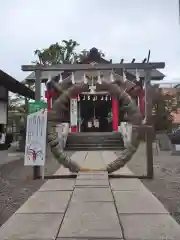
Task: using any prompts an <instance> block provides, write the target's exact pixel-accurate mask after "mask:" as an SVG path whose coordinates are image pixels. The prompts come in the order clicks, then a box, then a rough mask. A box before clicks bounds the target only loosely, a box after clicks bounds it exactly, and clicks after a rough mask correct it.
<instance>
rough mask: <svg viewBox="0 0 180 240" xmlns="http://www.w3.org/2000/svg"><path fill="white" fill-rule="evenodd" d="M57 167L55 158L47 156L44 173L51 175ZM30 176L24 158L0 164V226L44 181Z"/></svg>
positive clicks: (30, 172)
mask: <svg viewBox="0 0 180 240" xmlns="http://www.w3.org/2000/svg"><path fill="white" fill-rule="evenodd" d="M72 154H73V152H69V153H68V155H72ZM59 167H60V166H59V164H58V163H57V162H56V161H55V160H53V159H52V158H48V159H47V161H46V167H45V175H52V174H53V173H55V172H56V171H57V170H58V169H59ZM32 176H33V171H32V167H24V159H20V160H15V161H12V162H10V163H7V164H4V165H2V166H0V226H1V225H2V224H3V223H4V222H6V221H7V220H8V218H9V217H11V215H12V214H13V213H14V212H15V211H16V210H17V209H18V208H19V207H20V206H21V205H22V204H23V203H24V202H25V201H27V199H28V198H29V197H30V196H31V195H32V194H33V193H34V192H35V191H37V190H38V189H39V188H40V187H41V185H42V184H43V183H44V182H45V180H32Z"/></svg>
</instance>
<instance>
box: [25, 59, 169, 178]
mask: <svg viewBox="0 0 180 240" xmlns="http://www.w3.org/2000/svg"><path fill="white" fill-rule="evenodd" d="M164 67H165V63H164V62H151V63H144V62H143V63H134V62H132V63H118V64H96V65H90V64H61V65H54V66H42V65H23V66H22V70H23V71H35V76H36V83H35V86H36V100H39V98H40V83H41V82H40V77H41V72H42V71H68V72H75V71H101V70H111V71H113V70H116V69H122V70H123V71H124V70H125V69H138V70H139V69H142V70H144V71H145V129H146V146H147V148H146V152H147V176H145V177H146V178H147V177H148V178H152V177H153V152H152V141H153V139H152V97H151V92H150V90H151V83H150V81H151V70H153V69H157V68H159V69H160V68H161V69H162V68H164ZM123 84H124V83H123V82H121V86H120V87H119V86H118V85H117V84H116V83H112V84H107V83H103V84H102V85H101V83H99V85H98V87H99V88H103V89H105V90H109V92H110V93H111V94H112V95H114V94H115V95H117V96H118V98H123V99H124V101H125V102H126V104H127V107H128V110H127V111H128V115H129V117H130V122H131V123H132V125H133V127H134V131H133V132H132V138H131V143H130V146H129V148H128V149H125V150H124V151H123V153H122V155H121V156H120V157H119V158H118V159H116V160H115V161H114V162H113V163H111V164H110V165H108V166H107V169H106V170H107V171H108V172H109V173H110V172H113V171H115V170H117V169H119V168H120V167H122V166H124V164H126V163H127V161H129V160H130V159H131V157H132V155H133V154H134V153H135V152H136V150H137V148H138V145H139V141H138V135H139V129H140V127H141V125H142V119H141V116H140V114H139V111H138V109H137V108H136V107H134V106H133V105H132V100H131V98H130V96H129V95H128V94H127V93H125V91H124V89H122V88H121V87H123ZM54 87H55V88H56V89H57V90H58V92H59V93H63V95H62V96H61V97H59V99H58V100H57V101H56V102H55V104H54V106H53V108H52V110H51V111H50V112H49V119H48V120H49V121H54V120H56V118H57V115H56V112H55V111H56V110H57V109H58V108H59V106H60V107H62V108H63V107H64V103H65V102H66V101H67V99H68V98H69V96H72V95H73V94H78V93H80V92H81V91H84V90H87V84H84V85H79V86H76V87H75V86H74V88H73V87H71V88H69V89H62V88H61V85H60V84H56V83H54ZM64 91H65V92H64ZM57 107H58V108H57ZM51 127H52V126H51ZM48 138H49V144H50V146H51V149H52V153H53V154H54V155H55V157H56V158H57V160H58V161H59V162H60V163H61V164H63V165H64V166H65V167H67V168H69V169H70V170H71V171H72V172H78V171H81V170H82V169H81V168H80V166H78V165H77V164H76V163H74V162H72V161H71V159H69V158H68V157H67V156H65V155H64V154H62V153H61V151H59V149H58V148H56V147H57V145H58V141H57V134H56V133H54V132H53V131H52V132H51V131H50V132H48ZM39 173H40V169H39V167H37V166H36V167H35V171H34V175H35V176H34V177H35V178H36V177H37V175H39Z"/></svg>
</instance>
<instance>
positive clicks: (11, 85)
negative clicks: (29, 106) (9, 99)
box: [0, 70, 35, 99]
mask: <svg viewBox="0 0 180 240" xmlns="http://www.w3.org/2000/svg"><path fill="white" fill-rule="evenodd" d="M0 85H1V86H3V87H4V88H6V89H7V90H8V91H10V92H13V93H18V94H20V95H22V96H24V97H27V98H30V99H34V98H35V93H34V91H32V90H31V89H30V88H28V87H26V86H25V85H24V84H23V83H21V82H19V81H17V80H16V79H15V78H13V77H12V76H10V75H9V74H7V73H6V72H4V71H2V70H0Z"/></svg>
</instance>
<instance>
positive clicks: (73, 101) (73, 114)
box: [70, 98, 77, 126]
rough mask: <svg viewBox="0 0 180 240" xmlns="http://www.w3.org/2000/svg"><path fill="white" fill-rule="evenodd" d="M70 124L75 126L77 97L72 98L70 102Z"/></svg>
mask: <svg viewBox="0 0 180 240" xmlns="http://www.w3.org/2000/svg"><path fill="white" fill-rule="evenodd" d="M70 112H71V126H77V99H76V98H72V99H71V104H70Z"/></svg>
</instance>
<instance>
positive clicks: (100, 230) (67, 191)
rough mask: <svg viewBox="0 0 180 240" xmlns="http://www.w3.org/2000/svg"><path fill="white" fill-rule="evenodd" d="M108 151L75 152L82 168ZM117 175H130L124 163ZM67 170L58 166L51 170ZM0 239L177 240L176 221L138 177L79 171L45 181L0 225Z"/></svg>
mask: <svg viewBox="0 0 180 240" xmlns="http://www.w3.org/2000/svg"><path fill="white" fill-rule="evenodd" d="M115 158H116V155H115V154H114V153H113V152H110V151H106V152H76V153H74V155H73V159H74V160H76V161H77V162H79V163H80V164H81V165H82V166H83V167H89V168H91V167H93V168H99V167H103V166H104V165H105V164H107V163H108V162H110V161H112V160H113V159H115ZM118 172H120V173H121V174H133V173H132V172H131V171H130V170H129V169H128V168H127V167H124V168H123V169H121V170H119V171H118ZM61 173H63V174H69V172H68V171H67V170H65V169H64V168H62V167H61V168H60V169H59V170H58V171H57V172H56V174H61ZM0 239H1V240H5V239H6V240H7V239H8V240H19V239H23V240H50V239H51V240H52V239H57V240H65V239H66V240H68V239H69V240H70V239H71V240H78V239H79V240H80V239H81V240H88V239H94V240H97V239H106V240H110V239H112V240H113V239H116V240H118V239H121V240H122V239H124V240H162V239H164V240H165V239H166V240H179V239H180V226H179V225H178V224H177V223H176V221H175V220H174V219H173V218H172V217H171V216H170V215H169V213H168V212H167V210H166V209H165V208H164V207H163V205H162V204H161V203H160V202H159V201H158V200H157V199H156V198H155V197H154V196H153V195H152V193H151V192H150V191H148V190H147V188H146V187H145V186H144V185H143V184H142V183H141V181H140V180H138V179H108V175H107V173H104V172H89V173H80V174H78V176H77V179H55V180H48V181H47V182H46V183H45V184H44V185H43V186H42V187H41V188H40V189H39V190H38V191H37V192H36V193H35V194H34V195H33V196H31V197H30V198H29V200H28V201H27V202H26V203H25V204H24V205H23V206H22V207H21V208H20V209H19V210H18V211H17V212H16V213H15V214H14V215H13V216H12V217H11V218H10V219H9V220H8V221H7V222H6V223H5V224H4V225H3V226H2V227H1V228H0Z"/></svg>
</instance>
